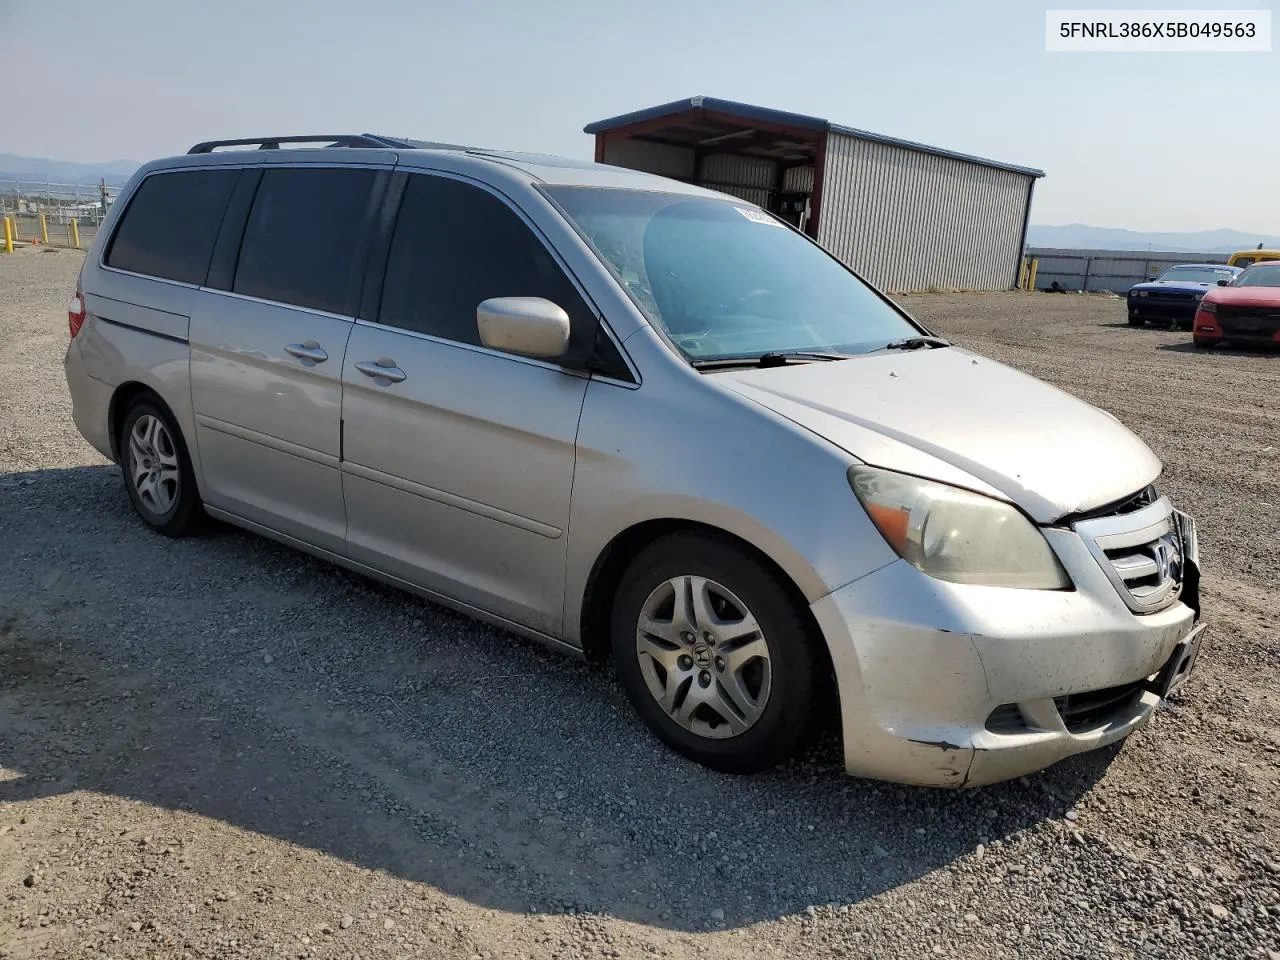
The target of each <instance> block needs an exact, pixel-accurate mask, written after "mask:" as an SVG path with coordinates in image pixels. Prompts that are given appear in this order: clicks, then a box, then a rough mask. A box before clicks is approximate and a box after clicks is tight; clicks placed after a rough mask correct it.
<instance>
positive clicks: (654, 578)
mask: <svg viewBox="0 0 1280 960" xmlns="http://www.w3.org/2000/svg"><path fill="white" fill-rule="evenodd" d="M610 629H611V639H612V648H613V661H614V669H615V670H616V672H617V675H618V680H619V682H620V683H621V684H622V687H623V689H624V690H625V691H626V693H627V696H628V698H629V699H630V700H631V702H632V704H633V705H634V706H635V708H636V711H637V712H638V713H639V714H640V716H641V718H642V719H643V720H644V722H645V723H646V724H647V725H648V726H649V728H650V729H651V730H652V731H653V732H654V733H655V734H656V735H657V736H658V738H659V739H660V740H662V741H663V742H664V743H665V744H667V745H668V746H669V747H671V748H672V749H674V750H676V751H677V752H679V753H681V754H683V755H684V756H686V757H688V758H689V759H691V760H695V761H697V762H698V763H701V764H703V765H705V766H708V767H710V768H712V769H713V770H719V771H722V772H725V773H756V772H759V771H761V770H767V769H769V768H770V767H773V766H776V765H777V764H779V763H781V762H782V761H784V760H786V759H788V758H789V757H791V756H793V755H794V754H795V753H797V752H798V751H799V750H800V749H801V748H802V747H803V746H804V745H805V744H806V743H807V742H808V740H809V738H810V736H811V734H812V732H813V730H814V726H815V719H816V718H817V717H818V716H819V713H820V702H819V701H820V700H821V697H820V695H819V694H820V691H821V690H822V687H821V685H820V676H819V673H818V664H819V663H820V662H821V660H820V658H819V656H818V655H817V653H816V651H817V648H816V646H815V645H816V644H817V643H820V642H821V640H820V638H818V637H815V636H814V635H813V629H812V626H811V624H810V623H809V622H808V620H807V619H806V617H805V616H804V611H803V609H802V607H801V606H800V604H799V603H797V602H796V601H795V600H794V599H793V598H792V596H791V594H790V593H789V592H788V591H787V590H786V589H785V588H784V587H783V585H782V584H781V583H779V581H778V578H777V575H776V574H775V573H774V572H773V571H771V570H769V569H768V568H767V567H766V566H765V565H764V564H762V563H761V562H760V560H759V559H757V558H756V557H754V556H752V555H751V554H749V553H748V552H746V551H744V550H743V549H741V548H740V547H738V546H736V545H735V544H733V543H731V542H729V541H728V540H726V539H720V538H717V537H712V536H706V535H698V534H688V533H681V534H672V535H670V536H667V537H663V538H661V539H660V540H657V541H655V542H654V543H652V544H650V545H649V546H648V547H646V548H645V549H644V550H642V551H641V552H640V554H639V555H638V556H637V557H636V558H635V559H634V560H633V561H632V563H631V565H630V566H629V567H628V568H627V571H626V573H625V574H623V577H622V581H621V583H620V585H619V587H618V592H617V594H616V595H615V599H614V605H613V612H612V617H611V623H610Z"/></svg>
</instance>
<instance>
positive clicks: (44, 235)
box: [40, 213, 49, 243]
mask: <svg viewBox="0 0 1280 960" xmlns="http://www.w3.org/2000/svg"><path fill="white" fill-rule="evenodd" d="M40 242H41V243H48V242H49V221H48V220H46V219H45V217H44V214H43V213H42V214H40Z"/></svg>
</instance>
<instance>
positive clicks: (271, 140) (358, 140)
mask: <svg viewBox="0 0 1280 960" xmlns="http://www.w3.org/2000/svg"><path fill="white" fill-rule="evenodd" d="M282 143H323V144H324V145H325V146H326V147H373V148H374V149H386V148H388V147H390V148H393V149H398V150H408V149H411V148H413V147H414V144H412V143H410V142H409V141H408V140H397V139H396V138H395V137H382V136H377V135H375V134H372V133H337V134H331V133H315V134H304V135H299V136H289V137H246V138H245V139H243V140H206V141H204V142H203V143H197V144H196V145H195V146H194V147H192V148H191V149H190V150H188V151H187V153H189V154H191V153H213V151H214V150H215V149H216V148H218V147H252V146H256V147H257V148H258V149H259V150H279V149H280V144H282Z"/></svg>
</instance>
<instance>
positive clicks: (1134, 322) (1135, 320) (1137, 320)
mask: <svg viewBox="0 0 1280 960" xmlns="http://www.w3.org/2000/svg"><path fill="white" fill-rule="evenodd" d="M1143 323H1145V321H1144V320H1143V319H1142V318H1141V317H1130V318H1129V326H1131V327H1140V326H1142V325H1143Z"/></svg>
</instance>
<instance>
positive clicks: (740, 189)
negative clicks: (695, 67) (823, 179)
mask: <svg viewBox="0 0 1280 960" xmlns="http://www.w3.org/2000/svg"><path fill="white" fill-rule="evenodd" d="M604 162H605V163H611V164H613V165H615V166H619V167H626V168H627V169H629V170H643V171H644V172H646V173H656V174H658V175H659V176H662V177H673V178H674V179H676V180H685V181H688V182H692V181H693V177H694V160H693V149H692V148H690V147H676V146H671V145H669V144H665V143H650V142H649V141H647V140H608V141H606V142H605V145H604ZM804 169H807V170H808V171H809V189H812V185H813V168H812V167H807V168H804ZM774 176H775V173H774V166H773V161H772V160H763V159H761V158H759V157H741V156H734V155H733V154H726V153H720V154H714V155H712V156H709V157H707V158H705V159H704V160H703V162H702V178H701V180H700V181H699V182H700V183H701V184H702V185H703V186H705V187H707V188H708V189H711V190H719V191H720V192H721V193H727V194H729V195H730V196H734V197H738V198H739V199H741V200H746V201H748V202H749V203H755V204H759V205H760V206H762V207H767V206H768V205H769V194H770V190H771V188H772V187H773V178H774ZM797 189H799V188H797Z"/></svg>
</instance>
